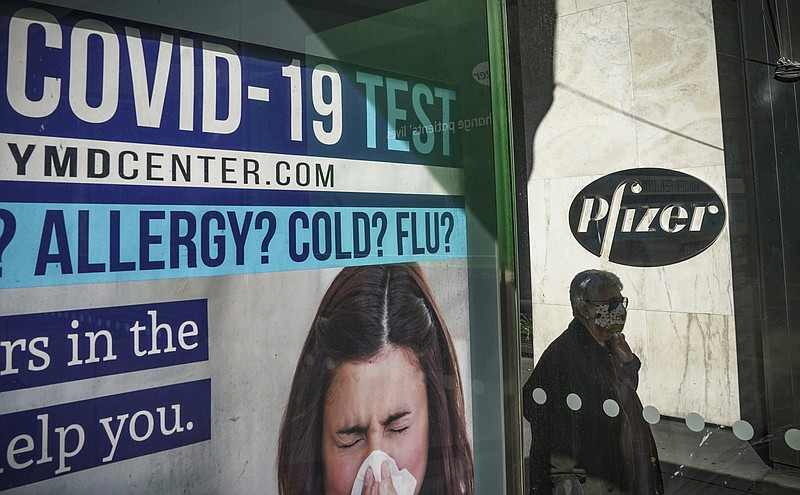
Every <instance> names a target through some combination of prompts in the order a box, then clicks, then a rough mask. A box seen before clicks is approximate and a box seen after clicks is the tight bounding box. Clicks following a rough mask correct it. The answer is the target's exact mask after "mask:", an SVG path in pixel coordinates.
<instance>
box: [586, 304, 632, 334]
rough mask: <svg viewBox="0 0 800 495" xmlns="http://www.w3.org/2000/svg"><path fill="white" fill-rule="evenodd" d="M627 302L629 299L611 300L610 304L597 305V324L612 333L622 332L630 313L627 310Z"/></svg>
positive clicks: (595, 319) (595, 320)
mask: <svg viewBox="0 0 800 495" xmlns="http://www.w3.org/2000/svg"><path fill="white" fill-rule="evenodd" d="M627 302H628V300H627V298H622V299H618V298H611V299H610V300H609V301H608V303H604V304H597V305H595V311H596V312H597V313H596V315H595V318H594V322H595V324H596V325H597V326H599V327H602V328H605V329H606V330H608V331H609V332H611V333H620V332H622V329H623V328H625V319H626V318H627V316H628V311H627V310H626V309H625V307H626V306H627Z"/></svg>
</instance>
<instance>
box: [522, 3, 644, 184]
mask: <svg viewBox="0 0 800 495" xmlns="http://www.w3.org/2000/svg"><path fill="white" fill-rule="evenodd" d="M557 23H558V25H557V29H556V39H555V61H554V64H555V79H556V80H555V91H554V94H553V104H552V107H551V108H550V111H549V113H548V114H547V116H546V117H545V118H544V120H543V121H542V123H541V124H540V126H539V128H538V130H537V133H536V137H535V144H534V146H535V156H534V162H533V173H532V177H533V178H547V177H565V176H575V175H587V174H593V173H598V174H605V173H609V172H611V171H613V170H621V169H624V168H630V167H633V166H635V164H636V136H635V130H636V124H635V121H634V119H633V117H632V111H633V86H632V84H631V66H630V53H629V51H630V42H629V39H628V19H627V14H626V11H625V4H624V3H616V4H613V5H609V6H605V7H601V8H597V9H592V10H587V11H583V12H579V13H576V14H573V15H569V16H561V17H559V18H558V20H557Z"/></svg>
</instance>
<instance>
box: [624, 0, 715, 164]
mask: <svg viewBox="0 0 800 495" xmlns="http://www.w3.org/2000/svg"><path fill="white" fill-rule="evenodd" d="M627 5H628V15H629V20H630V38H631V57H632V65H633V85H634V88H635V95H636V96H635V99H636V116H637V136H638V144H639V156H640V159H641V162H642V165H643V166H660V167H666V168H673V167H674V168H685V167H704V166H708V165H722V164H723V163H724V156H723V148H722V126H721V113H720V103H719V83H718V76H717V60H716V44H715V40H714V26H713V17H712V11H711V2H710V1H708V0H628V1H627Z"/></svg>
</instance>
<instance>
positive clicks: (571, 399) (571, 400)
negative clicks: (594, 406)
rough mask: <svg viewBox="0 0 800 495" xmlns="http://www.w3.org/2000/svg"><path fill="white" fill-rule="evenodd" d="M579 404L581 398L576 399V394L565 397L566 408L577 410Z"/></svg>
mask: <svg viewBox="0 0 800 495" xmlns="http://www.w3.org/2000/svg"><path fill="white" fill-rule="evenodd" d="M581 404H582V403H581V398H580V397H578V394H569V395H568V396H567V407H569V408H570V409H572V410H573V411H577V410H579V409H580V408H581Z"/></svg>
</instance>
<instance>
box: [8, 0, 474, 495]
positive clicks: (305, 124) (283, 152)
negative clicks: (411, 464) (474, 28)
mask: <svg viewBox="0 0 800 495" xmlns="http://www.w3.org/2000/svg"><path fill="white" fill-rule="evenodd" d="M0 82H2V84H0V88H2V92H1V93H2V96H0V491H5V490H9V493H99V492H100V491H101V490H110V489H121V490H122V491H124V492H129V491H140V492H142V493H145V492H147V493H167V492H177V491H182V490H183V489H184V488H186V487H190V488H191V490H192V491H194V492H196V493H214V492H217V493H222V492H231V490H235V491H237V492H240V493H253V492H255V490H257V489H261V490H265V491H266V492H267V493H275V492H277V478H276V465H277V461H276V459H277V450H278V447H277V446H278V435H279V428H280V424H281V418H282V417H283V415H284V411H285V410H286V407H287V400H288V397H289V393H290V387H291V384H292V380H293V376H294V374H295V369H296V368H297V369H298V370H299V369H300V367H301V366H300V364H303V363H305V364H307V365H308V366H311V367H322V366H332V365H334V364H332V363H331V362H313V356H311V355H307V356H301V355H300V354H301V351H302V349H303V343H304V342H305V340H306V337H307V335H308V333H309V328H310V327H311V323H312V321H313V320H314V316H315V314H316V313H317V310H318V307H319V305H320V303H321V300H322V298H323V295H324V294H325V292H326V290H327V289H328V287H329V285H330V284H331V282H332V280H334V278H335V277H336V276H337V274H339V273H340V272H341V270H343V269H344V270H347V269H351V268H348V267H357V266H375V265H381V266H397V265H400V266H403V265H410V266H414V267H417V268H419V269H420V271H421V273H422V274H423V280H425V281H427V284H429V286H430V292H431V294H432V295H433V298H434V299H435V301H436V304H438V307H439V308H440V310H441V314H442V318H443V320H445V321H446V322H447V326H448V327H449V332H450V335H451V337H452V342H453V348H454V349H455V352H456V354H457V355H458V359H459V364H460V369H461V382H462V383H463V384H465V385H464V387H465V391H464V392H465V393H464V396H465V397H466V400H467V401H469V400H470V399H469V396H470V394H469V393H468V390H466V389H468V388H469V384H470V381H469V377H468V376H465V375H468V374H469V362H468V356H469V347H468V346H469V344H468V343H469V327H468V320H467V316H466V315H467V314H468V312H467V308H466V305H467V302H466V301H467V294H466V270H465V267H466V265H465V263H466V261H465V260H466V255H467V253H466V231H465V230H466V218H465V213H464V198H463V172H462V169H461V168H459V156H458V155H459V153H458V146H457V142H458V133H457V130H456V129H455V128H454V126H453V125H452V122H453V121H454V120H455V118H456V115H457V113H458V110H457V109H458V107H459V101H458V95H457V92H456V91H455V90H454V89H452V88H448V87H447V86H446V85H443V84H440V83H437V82H435V81H430V80H423V79H420V78H415V77H412V76H408V75H400V74H392V73H386V72H381V71H378V70H374V69H371V68H366V67H354V66H351V65H347V64H343V63H340V62H337V61H331V60H323V59H318V58H312V57H309V56H306V55H304V54H298V53H291V52H286V51H281V50H276V49H272V48H269V47H263V46H255V45H250V44H247V43H242V42H238V41H232V40H225V39H219V38H213V37H209V36H205V35H200V34H196V33H191V32H185V31H179V30H175V29H172V28H165V27H158V26H153V25H144V24H140V23H136V22H133V21H127V20H120V19H115V18H110V17H104V16H99V15H94V14H88V13H82V12H76V11H72V10H65V9H57V8H51V7H46V6H41V5H40V4H27V3H4V5H3V6H2V7H0ZM299 363H300V364H299ZM467 406H469V404H467ZM466 410H467V411H469V407H466ZM468 422H469V421H468ZM231 493H232V492H231Z"/></svg>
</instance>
